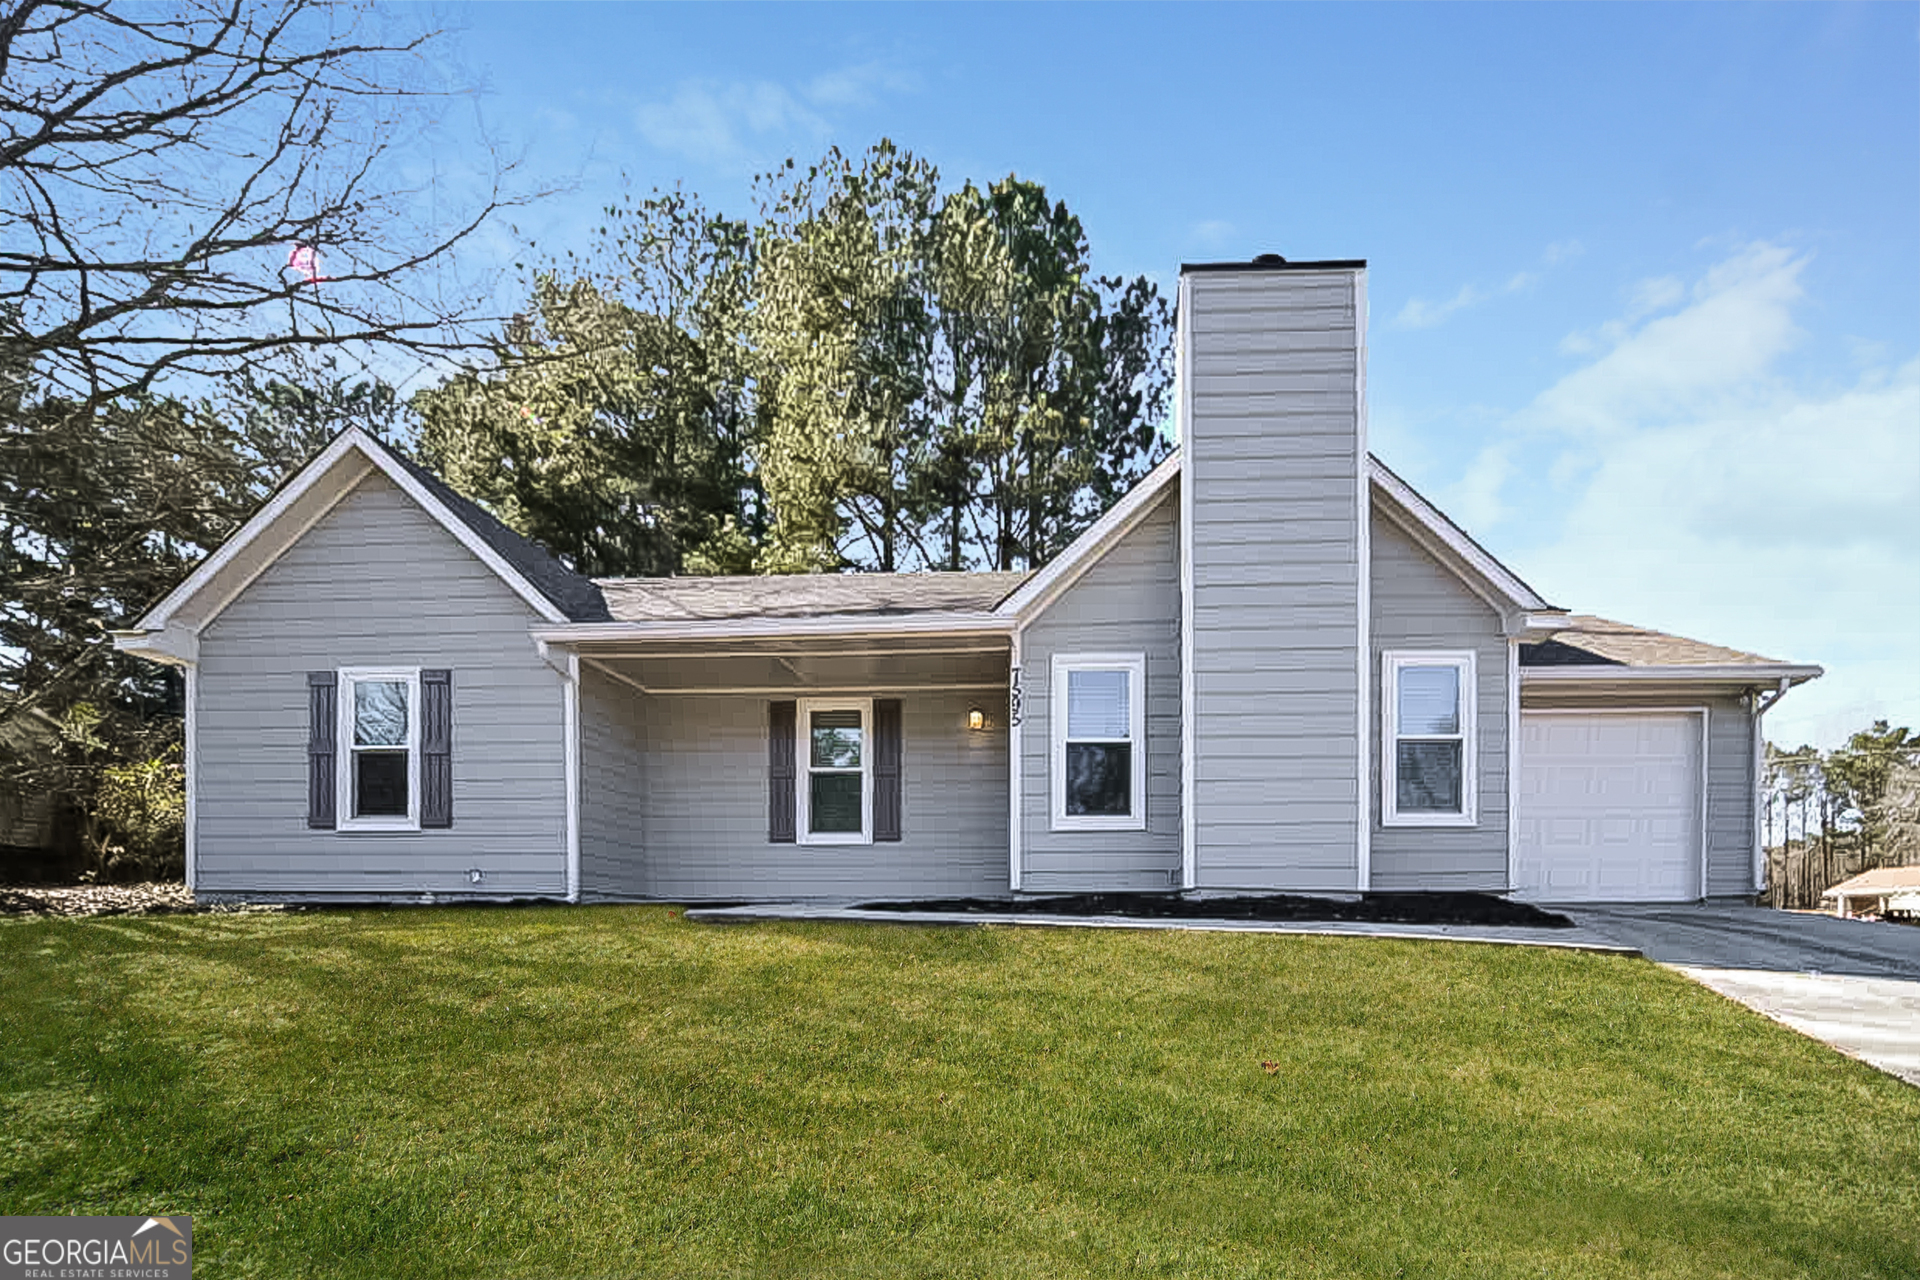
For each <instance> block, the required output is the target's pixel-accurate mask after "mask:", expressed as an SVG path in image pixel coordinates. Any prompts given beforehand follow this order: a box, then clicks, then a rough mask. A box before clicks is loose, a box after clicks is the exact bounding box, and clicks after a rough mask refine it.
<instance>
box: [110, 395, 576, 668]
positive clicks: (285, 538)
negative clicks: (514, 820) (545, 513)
mask: <svg viewBox="0 0 1920 1280" xmlns="http://www.w3.org/2000/svg"><path fill="white" fill-rule="evenodd" d="M375 471H378V472H379V473H381V474H382V475H384V476H385V477H386V478H387V479H388V480H390V481H392V482H393V483H394V484H395V485H397V486H398V487H399V488H400V489H401V490H403V491H404V492H406V494H407V495H408V496H409V497H411V498H412V499H413V500H414V501H415V502H416V503H418V504H419V505H420V507H421V509H422V510H424V511H425V512H426V513H427V514H428V515H429V516H431V517H432V518H433V519H434V520H435V521H437V522H438V523H439V524H440V525H441V526H442V527H443V528H445V529H446V530H447V531H448V532H449V533H451V534H452V535H453V536H454V537H455V538H456V539H457V540H458V541H459V542H460V543H461V544H462V545H463V546H465V547H466V548H467V549H468V550H469V551H471V552H473V554H474V555H475V556H477V557H478V558H479V559H480V560H481V562H482V563H484V564H486V566H487V567H488V568H490V569H492V570H493V571H494V573H495V574H497V575H498V576H499V577H500V579H501V580H502V581H503V582H505V583H506V584H507V586H509V587H510V588H512V589H513V591H514V592H515V593H516V594H518V595H519V596H520V597H521V598H522V599H523V600H525V601H526V602H527V603H528V604H529V605H530V606H531V607H532V608H533V610H534V611H535V612H536V613H538V614H539V615H540V616H541V617H542V618H544V619H545V620H546V621H548V622H574V621H578V622H591V621H602V620H605V619H606V618H607V617H608V616H609V615H608V613H607V611H606V604H605V602H604V601H603V600H602V599H601V598H600V593H599V588H597V587H595V586H594V585H593V583H592V582H591V581H590V580H589V579H587V578H585V577H583V576H581V575H579V574H576V573H574V572H573V571H572V570H570V569H568V568H567V567H566V566H565V565H563V564H561V563H560V562H559V561H558V560H556V559H555V558H554V557H553V555H552V553H551V552H549V551H547V550H546V549H545V548H543V547H540V546H538V545H537V544H535V543H533V542H531V541H529V540H528V539H526V538H523V537H521V536H520V535H519V534H517V533H515V532H513V530H511V529H509V528H507V527H506V526H505V525H504V524H502V523H500V521H498V520H496V519H495V518H494V517H493V516H491V515H489V514H488V513H487V512H486V511H484V510H483V509H482V508H481V507H480V506H479V505H478V504H477V503H475V502H473V501H472V500H471V499H468V498H466V497H464V496H463V495H461V494H460V493H458V492H456V491H455V490H454V489H453V488H452V487H450V486H449V485H447V484H446V483H445V482H444V481H442V480H441V479H439V478H438V477H437V476H435V475H433V474H432V473H431V472H429V471H427V470H426V469H425V468H423V467H420V466H418V465H417V464H415V463H413V462H411V461H409V460H408V459H406V458H403V457H402V456H401V455H400V454H398V453H397V452H395V451H394V450H393V449H391V448H390V447H388V446H387V445H386V444H384V443H382V442H381V441H379V440H377V439H375V438H374V437H373V436H370V435H368V434H367V433H366V432H364V431H362V430H360V429H359V428H358V427H348V428H347V429H346V430H344V431H342V432H341V433H340V434H339V435H337V436H335V437H334V438H333V439H332V440H331V441H330V442H329V443H328V444H327V446H326V447H325V448H324V449H322V450H320V452H319V453H317V454H315V455H314V456H313V457H312V458H310V459H309V460H308V461H307V463H306V464H305V465H304V466H302V467H300V468H299V469H298V470H297V471H295V472H294V473H293V474H292V475H291V476H289V477H288V478H287V479H286V480H285V481H283V482H282V483H281V485H280V487H279V488H278V489H276V490H274V492H273V493H272V494H270V495H269V496H268V498H267V500H266V501H265V502H263V503H262V504H261V505H260V508H259V510H257V511H255V512H254V513H253V515H252V516H251V517H249V518H248V519H247V521H246V522H245V523H244V524H242V525H241V526H240V528H238V529H236V530H235V531H234V532H233V534H232V535H231V536H230V537H228V538H227V540H226V541H224V542H222V543H221V544H220V545H219V546H218V547H216V548H214V550H213V551H212V552H211V553H209V554H208V555H207V557H206V558H205V559H204V560H202V561H201V562H200V563H199V564H198V565H197V566H195V567H194V569H193V571H192V572H191V573H189V574H188V575H187V576H186V577H185V578H184V579H183V580H182V581H181V582H180V583H179V584H178V585H177V586H175V587H174V589H173V590H172V591H169V592H168V593H167V594H166V595H165V596H164V597H162V598H161V600H160V601H159V603H157V604H155V605H153V606H152V607H151V608H149V609H148V610H147V611H146V612H145V613H144V614H142V615H141V617H140V620H139V621H138V622H136V623H135V624H134V627H133V628H132V629H131V630H129V631H125V632H118V633H115V644H116V645H118V646H119V647H120V648H122V649H125V650H128V651H130V652H135V653H139V652H143V651H145V650H147V649H148V648H149V646H147V645H144V644H142V640H143V638H145V637H146V636H149V635H151V634H153V633H156V632H161V631H166V630H169V629H172V628H176V626H179V627H183V628H184V629H185V630H186V631H188V632H190V633H197V632H198V631H199V630H200V629H201V628H202V627H204V626H206V625H207V623H209V622H211V621H212V620H213V619H214V618H215V617H217V616H218V615H219V613H220V611H221V610H222V609H224V608H225V607H226V605H227V603H228V602H229V601H231V600H232V599H233V598H234V597H235V596H236V595H238V594H239V593H240V591H242V590H243V589H245V587H246V586H247V584H248V583H250V582H252V581H253V579H254V578H255V577H257V576H259V574H260V573H262V572H263V571H264V570H265V569H266V568H267V567H268V566H269V565H271V564H272V563H273V562H274V561H275V560H277V559H278V558H279V557H280V555H281V554H282V553H283V552H284V551H285V550H286V549H287V548H288V547H289V546H291V545H292V544H293V543H294V541H295V540H297V539H298V538H299V537H300V535H301V534H303V533H304V532H305V531H306V530H307V529H308V528H310V527H312V525H313V524H315V523H316V522H317V521H318V520H319V519H320V518H321V517H322V516H324V515H325V514H326V513H327V512H328V511H330V510H332V509H333V507H334V506H335V505H337V504H338V503H339V502H340V500H341V499H343V498H345V497H346V496H347V495H348V494H349V493H351V492H352V491H353V490H354V488H355V487H357V486H358V485H359V484H360V482H361V481H362V480H364V479H365V478H366V477H367V476H368V475H369V474H371V473H373V472H375ZM182 615H184V616H182ZM149 656H155V657H161V656H166V657H171V658H175V659H177V658H178V656H179V655H178V654H166V655H163V654H161V653H159V652H153V653H150V654H149Z"/></svg>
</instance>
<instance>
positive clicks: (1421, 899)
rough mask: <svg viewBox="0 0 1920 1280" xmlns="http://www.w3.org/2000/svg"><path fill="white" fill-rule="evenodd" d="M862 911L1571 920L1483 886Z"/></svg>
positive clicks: (1543, 925) (1114, 897) (951, 903)
mask: <svg viewBox="0 0 1920 1280" xmlns="http://www.w3.org/2000/svg"><path fill="white" fill-rule="evenodd" d="M860 910H862V911H944V912H953V913H956V914H964V915H1037V916H1120V917H1125V918H1128V919H1136V920H1354V921H1363V922H1365V923H1368V924H1473V925H1522V926H1525V927H1527V928H1532V929H1571V928H1573V921H1571V920H1569V919H1567V917H1565V916H1563V915H1560V914H1559V913H1558V912H1554V911H1542V910H1541V909H1540V908H1539V907H1535V906H1531V905H1529V904H1527V903H1524V902H1513V901H1510V900H1509V899H1506V898H1497V897H1494V896H1493V895H1492V894H1486V893H1370V894H1367V895H1366V896H1365V897H1362V898H1358V899H1353V900H1347V901H1343V900H1341V899H1339V898H1310V897H1305V896H1303V895H1300V894H1293V893H1267V894H1260V895H1258V896H1249V897H1239V898H1188V897H1183V896H1182V895H1180V894H1177V893H1077V894H1065V895H1062V896H1060V897H1051V898H929V899H925V900H922V901H919V902H863V903H861V904H860Z"/></svg>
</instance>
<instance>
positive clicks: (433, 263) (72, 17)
mask: <svg viewBox="0 0 1920 1280" xmlns="http://www.w3.org/2000/svg"><path fill="white" fill-rule="evenodd" d="M388 23H389V16H388V14H387V13H386V11H383V10H381V9H379V8H377V7H376V6H374V5H373V4H371V3H367V2H365V0H265V2H264V3H259V2H254V0H168V2H167V3H155V4H150V5H116V4H110V3H104V2H102V0H15V2H14V3H13V4H11V5H10V6H7V7H6V8H5V10H4V12H0V363H7V364H9V365H10V366H11V367H15V368H32V369H33V370H34V373H35V376H36V378H37V379H38V380H39V381H40V382H42V383H43V384H44V385H45V387H46V390H47V392H48V394H53V395H60V396H63V397H65V398H68V399H71V400H74V401H76V402H78V403H79V404H81V405H86V406H91V405H98V404H100V403H103V402H105V401H107V400H111V399H114V398H116V397H123V396H128V395H139V394H144V393H146V392H149V391H152V390H155V389H156V388H158V387H159V386H160V385H161V384H162V382H163V380H164V379H167V378H171V377H174V376H177V375H190V374H200V375H214V376H220V375H230V374H233V373H236V372H241V371H243V370H245V369H247V368H249V367H252V366H253V365H255V364H256V363H259V362H263V361H266V360H269V359H271V358H272V357H273V356H275V355H277V354H281V353H285V352H287V351H290V350H297V349H302V348H313V347H317V346H326V345H334V344H338V343H342V342H359V343H367V344H374V345H385V346H390V347H397V348H400V349H403V350H406V351H410V352H413V353H415V354H417V355H419V356H421V357H423V358H438V357H445V356H447V355H448V354H450V353H458V352H461V351H465V350H470V349H480V348H483V347H485V346H486V343H485V342H484V341H483V340H482V338H481V337H480V328H479V326H480V325H481V324H482V323H483V321H484V320H485V319H486V318H484V317H482V316H481V315H480V314H479V312H480V304H481V302H482V299H483V297H484V295H483V294H482V293H481V292H480V291H478V290H475V289H471V288H468V289H461V288H458V287H455V288H453V289H451V290H448V289H445V288H444V287H442V282H441V281H439V280H438V279H437V278H436V277H437V276H438V275H439V274H441V273H442V272H443V270H446V269H450V267H451V261H452V257H453V254H454V252H455V250H456V249H457V248H458V246H459V245H460V244H461V243H462V242H463V241H465V240H467V239H468V238H469V237H470V236H472V235H473V233H474V232H475V231H477V230H478V229H479V228H480V227H482V226H483V225H484V224H485V223H486V222H487V220H488V219H489V218H491V217H492V216H493V215H495V214H496V213H498V212H499V211H500V210H502V209H503V208H506V207H509V206H511V205H514V204H517V203H520V202H521V201H520V200H519V199H518V198H516V197H514V196H512V195H509V194H508V192H507V188H506V185H505V184H506V181H507V178H508V177H509V175H510V173H511V166H510V165H506V164H503V163H501V162H500V161H499V160H498V158H497V156H495V155H494V154H493V153H492V152H491V151H490V150H484V149H483V154H484V155H485V160H484V161H483V162H482V166H481V167H480V169H479V172H478V174H477V175H476V176H478V177H479V179H480V181H479V182H478V183H477V184H476V186H475V189H474V190H473V191H472V192H470V193H469V194H470V196H471V207H469V208H468V209H467V210H465V211H464V212H463V213H461V214H460V215H459V216H457V217H455V218H452V219H450V220H448V222H447V224H445V225H439V226H433V225H428V224H427V221H426V219H425V218H423V217H422V212H421V206H422V205H423V204H424V203H425V202H424V201H423V200H421V199H420V197H421V195H422V194H423V193H422V191H421V190H420V189H418V188H417V187H416V186H415V185H413V184H412V183H410V182H409V181H407V180H406V179H405V178H404V176H403V173H402V165H401V163H400V161H401V158H402V152H401V151H399V150H396V147H397V145H398V143H397V142H396V140H405V139H410V138H416V137H417V136H418V135H419V120H418V119H417V116H418V110H417V108H418V107H419V106H420V105H421V100H422V99H428V98H446V97H447V96H448V93H447V91H446V90H444V89H443V88H441V87H440V86H438V85H437V84H435V83H434V82H433V79H432V77H431V75H430V74H429V68H428V64H427V62H426V59H425V57H424V51H426V50H428V49H429V48H430V47H431V42H432V41H433V40H434V39H435V36H434V35H433V34H431V33H413V34H407V35H400V36H393V35H390V34H388V32H387V30H386V27H387V25H388ZM296 246H308V247H310V248H311V249H312V250H313V251H314V253H315V254H317V256H318V261H319V264H320V266H319V271H320V274H321V277H322V278H320V279H318V280H308V279H306V278H304V277H303V276H300V275H298V274H294V275H292V276H290V273H289V272H287V271H286V270H285V266H286V264H287V263H288V261H289V254H290V253H291V252H292V251H293V249H294V248H295V247H296Z"/></svg>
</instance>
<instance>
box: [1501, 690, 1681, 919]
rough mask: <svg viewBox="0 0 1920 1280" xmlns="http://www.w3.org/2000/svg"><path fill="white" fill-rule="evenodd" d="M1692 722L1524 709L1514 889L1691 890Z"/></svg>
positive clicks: (1558, 898)
mask: <svg viewBox="0 0 1920 1280" xmlns="http://www.w3.org/2000/svg"><path fill="white" fill-rule="evenodd" d="M1702 719H1703V717H1702V716H1700V715H1698V714H1696V713H1692V712H1639V711H1636V712H1609V713H1602V712H1590V711H1580V712H1567V711H1530V712H1525V713H1523V714H1522V715H1521V717H1520V786H1519V794H1518V796H1517V797H1516V801H1515V810H1514V812H1515V819H1516V825H1517V835H1518V849H1517V851H1516V853H1515V859H1514V868H1513V891H1514V893H1515V894H1516V895H1517V896H1519V897H1523V898H1531V899H1533V900H1535V901H1538V902H1681V901H1685V900H1688V899H1692V898H1697V897H1699V896H1700V893H1701V887H1700V886H1701V858H1700V807H1701V802H1702V796H1701V788H1702V785H1703V784H1702V782H1701V769H1700V760H1701V734H1702V724H1701V721H1702Z"/></svg>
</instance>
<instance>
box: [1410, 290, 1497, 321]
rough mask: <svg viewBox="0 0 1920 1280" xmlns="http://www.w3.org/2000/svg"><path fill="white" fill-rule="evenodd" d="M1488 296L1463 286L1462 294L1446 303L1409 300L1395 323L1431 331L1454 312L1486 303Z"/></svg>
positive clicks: (1457, 294)
mask: <svg viewBox="0 0 1920 1280" xmlns="http://www.w3.org/2000/svg"><path fill="white" fill-rule="evenodd" d="M1487 296H1488V295H1486V294H1485V293H1482V292H1481V291H1480V290H1478V289H1476V288H1474V287H1473V286H1472V285H1470V284H1463V285H1461V286H1460V292H1458V293H1456V294H1454V295H1453V296H1452V297H1451V298H1448V299H1447V300H1446V301H1445V302H1428V301H1427V300H1426V299H1425V298H1408V299H1407V305H1406V306H1404V307H1401V308H1400V314H1399V315H1396V316H1395V317H1394V318H1393V322H1394V323H1395V324H1396V325H1399V326H1400V327H1401V328H1402V329H1431V328H1433V326H1435V325H1437V324H1439V323H1440V322H1441V321H1442V320H1445V319H1446V318H1447V317H1448V316H1450V315H1452V314H1453V313H1454V312H1456V311H1459V310H1462V309H1464V308H1466V307H1471V306H1473V305H1475V304H1476V303H1480V302H1484V301H1486V299H1487Z"/></svg>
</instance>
